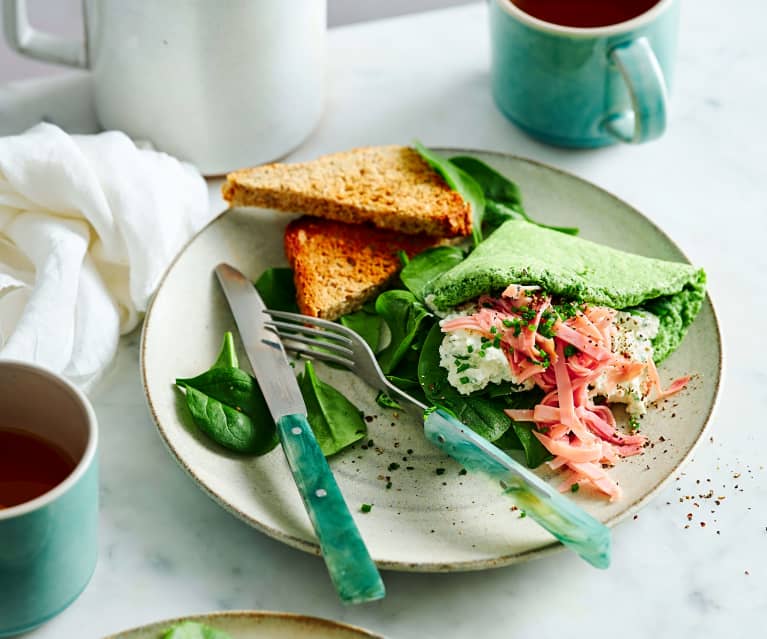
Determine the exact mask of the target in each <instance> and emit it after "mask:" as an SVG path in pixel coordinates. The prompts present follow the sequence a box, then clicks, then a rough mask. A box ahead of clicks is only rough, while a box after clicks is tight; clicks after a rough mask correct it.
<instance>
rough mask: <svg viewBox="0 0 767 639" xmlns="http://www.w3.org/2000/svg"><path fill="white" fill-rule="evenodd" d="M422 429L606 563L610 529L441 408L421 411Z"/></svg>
mask: <svg viewBox="0 0 767 639" xmlns="http://www.w3.org/2000/svg"><path fill="white" fill-rule="evenodd" d="M424 431H425V433H426V437H427V439H428V440H429V441H431V442H432V443H433V444H435V445H436V446H437V447H438V448H440V449H441V450H443V451H444V452H446V453H447V454H448V455H450V457H452V458H453V459H455V460H456V461H458V462H459V463H460V464H462V465H463V466H464V467H465V468H466V469H467V470H470V471H476V472H480V473H484V474H485V475H488V476H490V477H491V478H493V479H495V480H497V481H500V482H501V484H502V486H503V488H504V490H505V492H506V493H507V494H508V495H509V496H510V497H511V499H512V500H513V501H514V503H515V504H516V505H517V506H518V507H519V508H521V509H523V510H524V511H525V513H526V514H527V515H529V516H530V517H531V518H532V519H534V520H535V521H536V522H537V523H539V524H540V525H541V526H543V527H544V528H545V529H546V530H548V531H549V532H550V533H551V534H552V535H554V537H556V538H557V539H558V540H559V541H561V542H562V543H563V544H564V545H565V546H568V547H569V548H571V549H572V550H574V551H575V552H576V553H578V554H579V555H580V556H581V557H582V558H583V559H585V560H586V561H587V562H589V563H590V564H591V565H592V566H595V567H597V568H607V567H608V566H609V565H610V529H609V528H607V526H605V525H604V524H602V523H601V522H599V521H597V520H596V519H594V518H593V517H592V516H591V515H589V514H588V513H587V512H586V511H585V510H583V509H582V508H580V507H579V506H578V505H576V504H575V502H573V501H572V500H570V499H567V498H566V497H564V496H563V495H561V494H560V493H559V492H557V491H556V490H555V489H554V488H552V487H551V486H549V485H548V484H547V483H546V482H545V481H543V480H542V479H541V478H540V477H538V476H537V475H536V474H535V473H533V472H531V471H530V470H529V469H528V468H525V466H523V465H522V464H520V463H519V462H517V461H515V460H514V459H512V458H511V457H509V456H508V455H507V454H506V453H504V452H503V451H502V450H501V449H500V448H498V447H497V446H494V445H493V444H491V443H490V442H488V441H487V440H486V439H483V438H482V437H480V436H479V435H477V434H476V433H475V432H474V431H473V430H471V429H470V428H469V427H468V426H466V425H465V424H462V423H461V422H459V421H458V420H457V419H456V418H455V417H453V416H452V415H450V414H448V413H446V412H445V411H443V410H435V411H433V412H432V413H429V414H427V415H425V417H424Z"/></svg>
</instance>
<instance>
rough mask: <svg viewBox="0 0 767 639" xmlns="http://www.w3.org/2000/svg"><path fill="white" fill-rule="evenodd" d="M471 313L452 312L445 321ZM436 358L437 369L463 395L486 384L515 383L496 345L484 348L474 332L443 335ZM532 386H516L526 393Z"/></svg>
mask: <svg viewBox="0 0 767 639" xmlns="http://www.w3.org/2000/svg"><path fill="white" fill-rule="evenodd" d="M470 314H471V311H464V312H461V313H453V314H451V315H448V317H447V318H445V319H453V318H454V317H461V316H463V315H470ZM482 352H484V356H482V355H481V353H482ZM439 356H440V358H439V363H440V366H442V368H444V369H445V370H447V381H448V382H449V383H450V385H451V386H452V387H453V388H455V389H456V390H458V392H459V393H461V394H462V395H469V394H470V393H473V392H475V391H478V390H482V389H483V388H485V387H486V386H487V385H488V384H500V383H502V382H512V383H514V384H518V380H517V379H516V378H515V377H514V376H513V375H512V373H511V367H510V366H509V362H508V361H507V360H506V355H505V354H504V352H503V351H502V350H501V349H500V348H497V347H495V346H486V347H485V348H484V349H483V348H482V338H481V336H480V334H479V333H477V332H475V331H470V330H466V329H460V330H457V331H451V332H450V333H446V334H445V337H444V338H443V339H442V344H441V345H440V347H439ZM533 385H534V382H533V381H532V380H531V379H528V380H526V381H525V382H524V383H523V384H521V385H520V386H519V390H529V389H530V388H532V387H533Z"/></svg>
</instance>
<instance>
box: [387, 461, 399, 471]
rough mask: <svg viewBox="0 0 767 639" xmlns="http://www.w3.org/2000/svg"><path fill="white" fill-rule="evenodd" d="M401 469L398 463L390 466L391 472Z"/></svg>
mask: <svg viewBox="0 0 767 639" xmlns="http://www.w3.org/2000/svg"><path fill="white" fill-rule="evenodd" d="M398 468H399V464H398V463H397V462H392V463H391V464H389V470H397V469H398Z"/></svg>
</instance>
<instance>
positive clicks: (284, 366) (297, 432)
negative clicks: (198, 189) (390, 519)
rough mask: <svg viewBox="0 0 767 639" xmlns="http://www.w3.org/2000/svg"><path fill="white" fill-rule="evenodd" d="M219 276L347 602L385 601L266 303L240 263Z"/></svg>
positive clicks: (330, 567) (338, 587) (223, 269)
mask: <svg viewBox="0 0 767 639" xmlns="http://www.w3.org/2000/svg"><path fill="white" fill-rule="evenodd" d="M216 276H217V277H218V281H219V283H220V284H221V288H222V289H223V291H224V295H225V296H226V299H227V301H228V302H229V306H230V308H231V310H232V314H233V315H234V319H235V322H236V324H237V328H238V329H239V332H240V337H241V339H242V343H243V345H244V347H245V352H246V354H247V356H248V360H249V361H250V365H251V368H252V369H253V373H254V375H255V377H256V379H257V380H258V384H259V386H260V388H261V392H262V393H263V395H264V398H265V400H266V403H267V405H268V406H269V410H270V412H271V414H272V417H273V418H274V422H275V424H276V425H277V433H278V435H279V438H280V442H281V444H282V450H283V452H284V453H285V457H286V458H287V460H288V466H289V467H290V471H291V473H292V475H293V479H294V480H295V482H296V486H297V487H298V492H299V493H300V494H301V499H302V500H303V502H304V506H305V507H306V511H307V513H308V515H309V519H310V520H311V522H312V526H313V527H314V532H315V533H316V535H317V539H318V540H319V544H320V549H321V551H322V557H323V559H324V560H325V565H326V566H327V569H328V572H329V573H330V578H331V581H332V582H333V585H334V586H335V588H336V591H337V592H338V595H339V597H340V598H341V601H343V602H344V603H350V604H356V603H364V602H367V601H374V600H376V599H381V598H382V597H384V595H385V594H386V590H385V588H384V584H383V580H382V579H381V575H380V574H379V572H378V569H377V568H376V565H375V563H373V560H372V558H371V557H370V553H369V552H368V550H367V548H366V547H365V543H364V541H363V539H362V536H361V535H360V532H359V530H358V529H357V525H356V524H355V522H354V519H353V518H352V515H351V513H350V512H349V508H348V506H347V505H346V502H345V501H344V498H343V495H342V494H341V491H340V489H339V487H338V484H337V483H336V480H335V478H334V477H333V473H332V472H331V470H330V466H329V465H328V463H327V460H326V459H325V456H324V455H323V454H322V451H321V450H320V446H319V444H318V443H317V440H316V439H315V437H314V433H313V432H312V429H311V427H310V426H309V422H308V421H307V416H306V406H305V404H304V400H303V397H302V396H301V391H300V390H299V388H298V382H297V381H296V378H295V373H294V370H293V368H292V367H291V366H290V364H289V363H288V359H287V357H286V355H285V350H284V348H283V346H282V342H281V341H280V339H279V337H277V336H276V335H275V334H274V333H273V332H272V331H271V330H270V329H269V328H267V327H266V326H265V322H266V321H267V320H268V319H269V315H268V314H267V312H266V311H267V308H266V305H265V304H264V302H263V300H262V299H261V296H260V295H259V294H258V291H256V288H255V286H253V284H252V283H251V282H250V280H248V278H246V277H245V276H244V275H243V274H242V273H241V272H240V271H238V270H237V269H235V268H234V267H232V266H230V265H228V264H219V265H218V266H217V267H216Z"/></svg>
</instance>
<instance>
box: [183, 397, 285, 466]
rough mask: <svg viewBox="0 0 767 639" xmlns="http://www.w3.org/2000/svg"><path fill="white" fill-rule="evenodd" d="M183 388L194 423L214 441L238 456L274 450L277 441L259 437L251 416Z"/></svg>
mask: <svg viewBox="0 0 767 639" xmlns="http://www.w3.org/2000/svg"><path fill="white" fill-rule="evenodd" d="M181 386H182V387H183V388H184V390H185V391H186V392H185V394H186V405H187V406H188V407H189V412H190V413H191V414H192V418H193V419H194V422H195V424H197V426H198V427H199V428H200V430H201V431H202V432H204V433H205V434H206V435H207V436H208V437H210V438H211V439H212V440H213V441H215V442H216V443H218V444H220V445H221V446H223V447H224V448H228V449H229V450H233V451H235V452H237V453H254V454H257V455H259V454H263V453H265V452H267V451H268V450H271V449H272V448H274V445H275V444H276V441H273V440H272V439H271V438H264V437H263V436H259V435H260V434H261V433H260V432H259V430H258V429H256V427H255V426H254V424H253V420H252V419H251V418H250V417H249V416H248V415H246V414H245V413H241V412H240V411H238V410H236V409H234V408H231V407H229V406H227V405H226V404H222V403H221V402H219V401H218V400H216V399H213V398H212V397H208V396H207V395H205V394H204V393H202V392H200V391H198V390H197V389H196V388H194V387H192V386H186V385H184V384H182V385H181Z"/></svg>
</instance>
